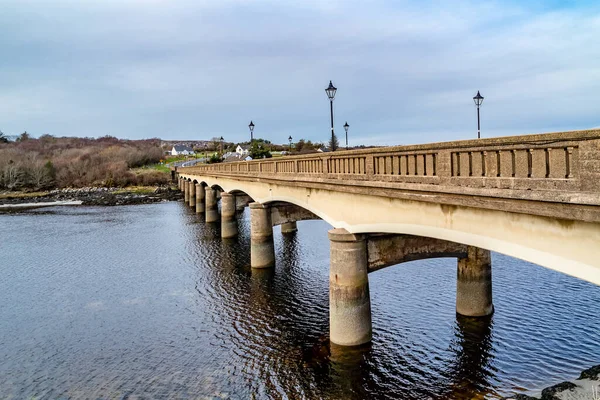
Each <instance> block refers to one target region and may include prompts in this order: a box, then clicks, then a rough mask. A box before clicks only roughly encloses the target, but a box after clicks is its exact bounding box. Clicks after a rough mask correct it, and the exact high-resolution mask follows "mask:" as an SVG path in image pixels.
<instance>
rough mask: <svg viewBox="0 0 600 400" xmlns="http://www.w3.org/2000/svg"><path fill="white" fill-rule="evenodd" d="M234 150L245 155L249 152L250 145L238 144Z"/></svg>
mask: <svg viewBox="0 0 600 400" xmlns="http://www.w3.org/2000/svg"><path fill="white" fill-rule="evenodd" d="M235 152H236V153H238V154H239V155H240V156H246V155H248V154H249V153H250V146H248V145H246V146H242V145H239V144H238V146H237V147H236V149H235Z"/></svg>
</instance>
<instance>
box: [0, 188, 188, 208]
mask: <svg viewBox="0 0 600 400" xmlns="http://www.w3.org/2000/svg"><path fill="white" fill-rule="evenodd" d="M182 198H183V193H181V192H180V191H179V190H177V189H174V188H173V187H171V186H159V187H156V188H142V189H140V188H125V189H122V188H102V187H86V188H77V189H75V188H67V189H57V190H52V191H49V192H43V193H40V194H39V195H36V194H35V193H33V194H28V193H22V192H5V193H1V194H0V206H2V205H6V206H9V205H19V204H23V205H29V204H32V205H35V204H37V203H52V202H74V201H79V202H81V205H84V206H121V205H132V204H150V203H158V202H162V201H172V200H180V199H182Z"/></svg>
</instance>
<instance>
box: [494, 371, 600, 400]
mask: <svg viewBox="0 0 600 400" xmlns="http://www.w3.org/2000/svg"><path fill="white" fill-rule="evenodd" d="M540 396H541V397H534V396H529V395H526V394H517V395H514V396H508V397H503V398H502V400H600V365H596V366H593V367H591V368H588V369H586V370H585V371H583V372H582V373H581V374H580V375H579V378H577V379H576V380H574V381H565V382H561V383H559V384H556V385H554V386H550V387H547V388H545V389H544V390H542V393H541V395H540Z"/></svg>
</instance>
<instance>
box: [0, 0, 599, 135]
mask: <svg viewBox="0 0 600 400" xmlns="http://www.w3.org/2000/svg"><path fill="white" fill-rule="evenodd" d="M0 27H1V28H0V29H1V31H2V34H1V35H0V130H2V131H3V132H4V133H5V134H8V135H16V134H19V133H21V132H23V131H25V130H26V131H27V132H29V133H30V134H32V135H33V136H39V135H42V134H46V133H48V134H51V135H55V136H88V137H99V136H105V135H111V136H116V137H119V138H128V139H142V138H152V137H160V138H162V139H167V140H202V139H210V138H212V137H219V136H223V137H224V139H225V140H226V141H230V142H241V141H247V140H249V130H248V124H249V122H250V120H252V121H253V122H254V124H255V125H256V128H255V131H254V132H255V138H256V137H262V138H264V139H268V140H270V141H272V142H274V143H287V138H288V136H292V138H293V140H294V141H296V140H298V139H300V138H304V139H310V140H312V141H322V142H326V141H327V140H328V137H329V135H330V132H331V131H330V113H329V100H328V98H327V96H326V94H325V90H324V89H325V88H326V87H327V85H328V84H329V81H330V80H332V81H333V84H334V85H335V86H336V87H337V88H338V91H337V94H336V97H335V100H334V118H335V130H336V134H337V136H338V137H339V139H340V143H341V144H342V145H343V144H344V142H345V137H344V130H343V127H342V126H343V125H344V123H345V122H346V121H347V122H348V124H349V125H350V128H349V131H348V136H349V144H350V145H351V146H354V145H361V144H364V145H396V144H414V143H430V142H438V141H449V140H459V139H469V138H474V137H477V111H476V107H475V105H474V102H473V100H472V98H473V96H474V95H475V94H476V93H477V91H478V90H480V91H481V94H482V95H483V96H484V97H485V100H484V101H483V105H482V107H481V110H480V111H481V131H482V137H495V136H506V135H521V134H528V133H540V132H552V131H565V130H577V129H589V128H594V127H598V126H600V2H597V1H581V2H578V1H551V0H548V1H542V0H540V1H525V0H521V1H497V2H494V1H463V0H453V1H428V0H423V1H416V0H415V1H408V0H407V1H401V0H398V1H395V0H394V1H392V0H357V1H354V0H330V1H327V0H321V1H319V0H304V1H302V0H295V1H288V0H257V1H249V0H212V1H209V0H193V1H192V0H101V1H99V0H98V1H96V0H62V1H58V0H56V1H49V0H46V1H42V0H36V1H34V0H0Z"/></svg>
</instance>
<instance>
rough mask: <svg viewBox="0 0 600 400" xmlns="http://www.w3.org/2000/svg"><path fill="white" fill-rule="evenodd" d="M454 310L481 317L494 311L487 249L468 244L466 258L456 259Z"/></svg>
mask: <svg viewBox="0 0 600 400" xmlns="http://www.w3.org/2000/svg"><path fill="white" fill-rule="evenodd" d="M456 312H457V313H458V314H461V315H465V316H467V317H483V316H486V315H490V314H492V313H493V312H494V305H493V304H492V258H491V255H490V251H489V250H484V249H480V248H478V247H473V246H469V247H468V248H467V258H459V259H458V271H457V277H456Z"/></svg>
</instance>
